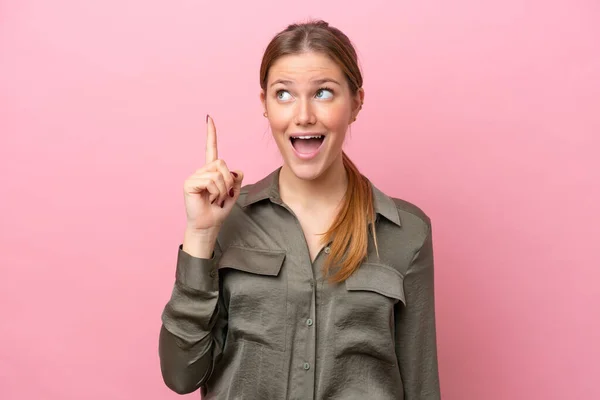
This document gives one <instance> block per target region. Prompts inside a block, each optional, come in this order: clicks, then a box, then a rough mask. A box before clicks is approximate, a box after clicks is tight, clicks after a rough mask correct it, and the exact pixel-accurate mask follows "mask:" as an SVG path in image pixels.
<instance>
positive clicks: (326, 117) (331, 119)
mask: <svg viewBox="0 0 600 400" xmlns="http://www.w3.org/2000/svg"><path fill="white" fill-rule="evenodd" d="M349 119H350V111H349V110H348V106H347V105H346V104H335V105H334V104H332V105H330V106H329V107H325V108H323V110H322V112H321V113H320V115H319V120H320V121H321V122H322V123H323V124H324V125H325V126H326V127H327V128H328V129H329V130H331V131H334V132H337V133H344V132H345V131H346V128H347V127H348V123H349Z"/></svg>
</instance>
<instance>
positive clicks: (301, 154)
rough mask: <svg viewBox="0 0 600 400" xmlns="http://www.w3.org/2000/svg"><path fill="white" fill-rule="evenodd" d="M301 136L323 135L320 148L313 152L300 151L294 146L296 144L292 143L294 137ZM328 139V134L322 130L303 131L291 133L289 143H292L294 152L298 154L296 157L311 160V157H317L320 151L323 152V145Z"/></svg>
mask: <svg viewBox="0 0 600 400" xmlns="http://www.w3.org/2000/svg"><path fill="white" fill-rule="evenodd" d="M299 136H323V141H322V142H321V145H320V146H319V148H317V149H316V150H315V151H313V152H312V153H299V152H298V151H297V150H296V149H295V148H294V145H293V144H292V138H293V137H299ZM326 140H327V135H325V134H323V133H320V132H302V133H294V134H291V135H289V138H288V143H289V144H290V147H291V148H292V151H293V152H294V154H295V155H296V157H298V158H299V159H301V160H310V159H313V158H315V157H316V156H318V155H319V153H320V152H321V149H322V148H323V145H324V144H325V141H326Z"/></svg>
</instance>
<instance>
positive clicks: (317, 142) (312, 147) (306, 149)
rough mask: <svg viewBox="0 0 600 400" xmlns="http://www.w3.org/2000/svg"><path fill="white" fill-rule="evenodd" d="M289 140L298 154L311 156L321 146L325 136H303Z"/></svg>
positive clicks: (292, 137)
mask: <svg viewBox="0 0 600 400" xmlns="http://www.w3.org/2000/svg"><path fill="white" fill-rule="evenodd" d="M290 140H291V142H292V146H293V147H294V149H295V150H296V151H297V152H298V153H299V154H306V155H308V154H313V153H316V152H317V150H319V148H320V147H321V145H322V144H323V141H324V140H325V135H303V136H291V137H290Z"/></svg>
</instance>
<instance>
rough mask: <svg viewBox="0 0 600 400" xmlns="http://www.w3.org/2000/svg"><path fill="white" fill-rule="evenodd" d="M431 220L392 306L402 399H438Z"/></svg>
mask: <svg viewBox="0 0 600 400" xmlns="http://www.w3.org/2000/svg"><path fill="white" fill-rule="evenodd" d="M433 265H434V262H433V243H432V237H431V224H430V223H428V231H427V234H426V237H425V240H424V242H423V244H422V246H421V247H420V249H419V250H418V251H417V252H416V253H415V255H414V257H413V259H412V261H411V264H410V266H409V268H408V271H407V273H406V276H405V277H404V295H405V299H406V303H405V304H403V303H401V302H399V303H398V304H397V306H396V310H395V328H396V356H397V358H398V366H399V368H400V375H401V376H402V381H403V386H404V397H405V399H406V400H438V399H440V397H441V395H440V383H439V376H438V360H437V343H436V322H435V300H434V272H433Z"/></svg>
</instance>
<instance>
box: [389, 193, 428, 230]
mask: <svg viewBox="0 0 600 400" xmlns="http://www.w3.org/2000/svg"><path fill="white" fill-rule="evenodd" d="M390 199H391V200H392V201H393V202H394V204H395V205H396V210H397V211H398V214H399V216H400V219H401V220H402V219H406V218H409V219H415V218H416V219H418V220H420V221H421V222H422V223H423V224H425V225H426V226H427V227H430V226H431V218H430V217H429V215H427V213H426V212H425V211H424V210H423V209H422V208H421V207H420V206H418V205H416V204H415V203H411V202H409V201H407V200H404V199H400V198H397V197H390Z"/></svg>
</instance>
